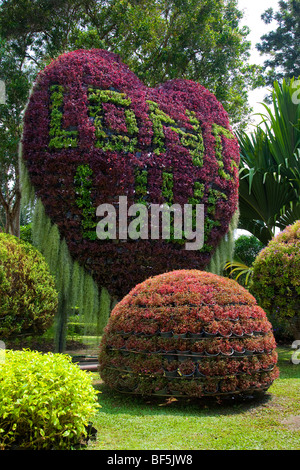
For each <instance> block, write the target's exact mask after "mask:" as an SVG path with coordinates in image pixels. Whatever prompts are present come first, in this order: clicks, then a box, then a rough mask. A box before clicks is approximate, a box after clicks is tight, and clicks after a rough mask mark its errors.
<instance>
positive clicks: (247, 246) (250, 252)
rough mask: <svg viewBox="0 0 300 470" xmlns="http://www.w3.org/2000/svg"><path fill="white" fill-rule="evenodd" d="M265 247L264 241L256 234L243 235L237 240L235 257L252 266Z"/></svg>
mask: <svg viewBox="0 0 300 470" xmlns="http://www.w3.org/2000/svg"><path fill="white" fill-rule="evenodd" d="M263 248H264V245H263V243H262V242H261V241H260V240H258V239H257V238H256V237H255V236H254V235H251V236H248V235H241V236H240V237H239V238H238V239H237V240H236V241H235V247H234V258H236V259H237V260H241V261H242V262H243V263H245V265H247V266H249V267H250V266H252V265H253V263H254V261H255V259H256V257H257V256H258V254H259V252H260V251H261V250H262V249H263Z"/></svg>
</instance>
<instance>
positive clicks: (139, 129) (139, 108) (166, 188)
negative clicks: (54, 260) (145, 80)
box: [22, 50, 239, 298]
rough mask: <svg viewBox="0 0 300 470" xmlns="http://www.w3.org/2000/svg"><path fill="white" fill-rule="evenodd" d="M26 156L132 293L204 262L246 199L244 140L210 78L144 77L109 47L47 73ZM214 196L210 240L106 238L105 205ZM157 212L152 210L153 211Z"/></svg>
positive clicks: (64, 60)
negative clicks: (188, 246) (241, 175)
mask: <svg viewBox="0 0 300 470" xmlns="http://www.w3.org/2000/svg"><path fill="white" fill-rule="evenodd" d="M22 143H23V161H24V163H25V166H26V169H27V170H28V173H29V176H30V181H31V183H32V184H33V186H34V188H35V192H36V195H37V196H38V198H40V199H41V201H42V203H43V205H44V207H45V211H46V215H47V216H49V217H50V219H51V222H52V223H53V224H55V225H57V227H58V229H59V233H60V236H61V239H62V240H63V239H65V240H66V242H67V246H68V248H69V251H70V254H71V255H72V257H73V259H75V260H76V261H78V262H79V264H80V265H81V266H83V267H85V268H86V270H87V271H88V272H89V273H92V274H93V277H94V279H95V280H96V282H97V284H98V286H104V287H106V288H107V289H108V290H109V292H110V293H111V294H112V295H114V296H116V297H117V298H121V297H122V296H123V295H125V294H127V293H128V292H129V290H130V289H131V288H133V287H134V286H135V285H136V284H137V283H139V282H141V281H143V280H144V279H146V278H147V277H149V276H150V275H155V274H159V273H162V272H166V271H171V270H173V269H179V268H180V269H184V268H185V269H186V268H191V267H193V268H195V269H204V268H205V267H207V265H208V264H209V262H210V260H211V258H212V255H213V254H214V253H215V251H216V249H217V247H218V246H219V245H220V243H221V242H222V241H223V240H224V238H225V236H226V234H228V230H229V226H230V223H231V221H232V219H233V216H234V214H235V213H236V211H237V205H238V166H239V148H238V142H237V139H236V138H235V137H234V135H233V133H232V130H231V128H230V125H229V120H228V116H227V114H226V112H225V111H224V109H223V107H222V105H221V104H220V103H219V102H218V101H217V100H216V98H215V96H214V95H212V94H211V93H210V92H208V91H207V90H206V89H205V88H204V87H202V86H201V85H199V84H197V83H195V82H192V81H190V80H172V81H169V82H167V83H165V84H163V85H161V86H159V87H157V88H154V89H151V88H147V87H146V86H145V85H143V84H142V83H141V82H140V81H139V80H138V78H137V77H136V76H135V75H134V74H133V73H132V72H131V71H130V70H129V69H128V67H127V66H126V65H124V64H123V63H122V62H121V60H120V58H119V57H118V56H117V55H115V54H113V53H109V52H107V51H103V50H91V51H87V50H79V51H74V52H70V53H67V54H64V55H62V56H60V57H59V58H58V59H57V60H55V61H53V62H52V63H51V64H50V65H49V66H47V67H46V68H45V70H43V71H42V72H41V73H40V75H39V77H38V79H37V82H36V84H35V86H34V89H33V92H32V95H31V97H30V101H29V104H28V107H27V110H26V113H25V118H24V134H23V139H22ZM119 196H127V198H128V206H131V205H132V204H133V203H142V204H144V205H146V206H147V207H149V204H150V203H155V204H159V205H161V204H163V203H165V204H167V205H169V206H170V205H172V204H175V203H176V204H179V205H181V207H183V205H184V204H187V203H190V204H193V205H194V206H195V204H204V206H205V214H204V215H205V240H204V246H203V248H201V249H200V250H198V251H188V250H185V247H184V242H185V241H186V240H185V239H184V237H183V239H179V240H177V239H175V238H174V237H173V234H172V233H171V234H170V237H169V238H168V239H166V240H164V239H159V240H151V237H150V236H149V239H137V240H133V239H129V240H127V241H124V240H122V239H121V237H119V236H117V240H111V239H106V240H101V241H100V240H99V239H97V235H96V226H97V222H99V219H97V217H96V208H97V207H98V206H99V205H100V204H103V203H105V204H106V203H110V204H112V205H114V207H115V208H116V211H118V203H119ZM149 212H150V211H149Z"/></svg>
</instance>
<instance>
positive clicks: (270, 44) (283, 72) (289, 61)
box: [256, 0, 300, 85]
mask: <svg viewBox="0 0 300 470" xmlns="http://www.w3.org/2000/svg"><path fill="white" fill-rule="evenodd" d="M278 6H279V10H278V11H275V12H274V10H273V8H268V10H266V11H265V13H264V14H263V15H262V19H263V21H264V23H265V24H270V23H271V22H272V21H276V22H277V28H276V29H274V30H272V31H270V32H268V33H267V34H264V35H263V36H262V37H261V42H260V43H259V44H257V45H256V47H257V49H258V50H259V51H260V52H261V53H262V54H265V55H267V56H268V59H267V60H266V61H265V63H264V66H265V77H266V82H267V84H268V85H273V82H274V80H282V78H292V77H295V78H298V77H299V76H300V62H299V56H300V44H299V36H300V1H299V0H287V1H283V0H281V1H279V2H278Z"/></svg>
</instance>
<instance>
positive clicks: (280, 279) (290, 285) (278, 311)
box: [251, 221, 300, 330]
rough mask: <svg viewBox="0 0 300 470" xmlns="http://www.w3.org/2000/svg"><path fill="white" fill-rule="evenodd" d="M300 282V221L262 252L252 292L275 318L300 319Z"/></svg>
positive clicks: (256, 262) (275, 238)
mask: <svg viewBox="0 0 300 470" xmlns="http://www.w3.org/2000/svg"><path fill="white" fill-rule="evenodd" d="M299 279H300V221H298V222H296V223H295V224H293V225H290V226H288V227H287V228H286V229H285V230H284V231H282V232H281V233H279V235H277V236H276V237H274V238H273V239H272V240H271V241H270V242H269V244H268V246H267V247H266V248H264V249H263V250H262V251H261V252H260V254H259V255H258V257H257V259H256V260H255V262H254V265H253V278H252V281H253V282H252V286H251V290H252V292H253V293H254V295H256V296H257V298H258V299H259V303H260V305H261V306H262V308H264V309H265V310H266V311H267V312H268V314H270V315H271V316H274V317H275V318H276V319H279V320H280V319H281V320H284V319H294V320H297V317H298V318H299V314H300V301H299V298H300V282H299ZM299 323H300V322H299ZM298 329H299V330H300V328H298Z"/></svg>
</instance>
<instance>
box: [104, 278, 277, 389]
mask: <svg viewBox="0 0 300 470" xmlns="http://www.w3.org/2000/svg"><path fill="white" fill-rule="evenodd" d="M275 347H276V344H275V339H274V336H273V333H272V327H271V324H270V322H269V321H268V320H267V318H266V314H265V312H264V311H263V310H262V309H261V308H260V307H259V306H258V305H257V303H256V300H255V298H254V297H253V296H252V295H251V294H250V293H249V292H248V291H247V290H246V289H244V288H243V287H242V286H240V285H239V284H238V283H237V282H235V281H233V280H230V279H227V278H223V277H220V276H217V275H214V274H211V273H207V272H203V271H197V270H179V271H173V272H170V273H167V274H161V275H158V276H155V277H153V278H150V279H148V280H146V281H144V282H143V283H141V284H139V285H137V286H136V287H135V288H134V289H132V290H131V292H130V293H129V294H128V295H127V296H126V297H124V298H123V300H122V301H121V302H120V303H119V304H117V306H116V307H115V308H114V310H113V312H112V315H111V317H110V320H109V322H108V325H107V327H106V329H105V332H104V335H103V338H102V342H101V346H100V354H99V363H100V374H101V377H102V378H103V380H104V381H105V382H106V384H107V385H109V386H110V387H112V388H115V389H118V390H120V391H130V390H131V391H132V392H133V393H137V394H142V395H150V394H159V395H187V396H194V397H202V396H206V395H223V394H225V395H226V394H233V393H246V394H247V393H248V394H249V393H253V391H265V390H267V389H268V388H269V386H270V385H271V384H272V382H273V381H274V379H275V378H276V377H277V376H278V369H277V367H276V363H277V353H276V351H275Z"/></svg>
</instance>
